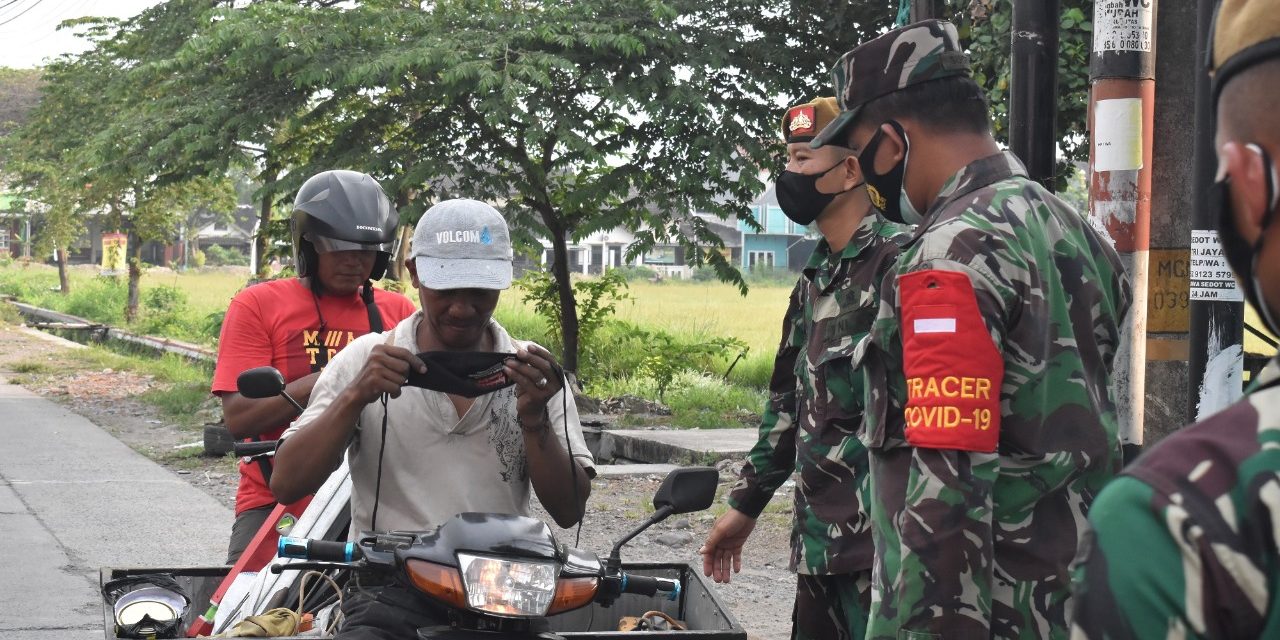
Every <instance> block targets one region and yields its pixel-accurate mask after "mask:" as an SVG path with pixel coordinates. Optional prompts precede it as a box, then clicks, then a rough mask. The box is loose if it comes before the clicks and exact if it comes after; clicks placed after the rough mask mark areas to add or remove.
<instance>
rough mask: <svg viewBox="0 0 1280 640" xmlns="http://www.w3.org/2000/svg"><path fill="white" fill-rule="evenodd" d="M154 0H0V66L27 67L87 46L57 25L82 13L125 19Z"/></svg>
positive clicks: (70, 32) (155, 1)
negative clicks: (59, 29)
mask: <svg viewBox="0 0 1280 640" xmlns="http://www.w3.org/2000/svg"><path fill="white" fill-rule="evenodd" d="M154 4H159V1H158V0H0V67H17V68H30V67H36V66H40V65H41V64H42V63H43V62H44V61H45V60H47V59H52V58H55V57H57V56H58V55H59V54H63V53H79V52H81V51H84V50H85V49H87V48H88V45H87V44H86V43H85V41H84V40H83V39H81V38H78V37H76V36H75V34H74V33H73V32H72V31H70V30H67V29H63V30H61V31H58V30H57V27H58V24H59V23H60V22H62V21H63V20H67V19H70V18H79V17H82V16H86V15H93V16H111V17H117V18H127V17H129V16H133V15H137V14H138V13H139V12H141V11H142V10H143V9H145V8H147V7H149V6H151V5H154Z"/></svg>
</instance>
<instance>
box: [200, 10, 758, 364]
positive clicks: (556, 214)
mask: <svg viewBox="0 0 1280 640" xmlns="http://www.w3.org/2000/svg"><path fill="white" fill-rule="evenodd" d="M740 19H741V16H740V14H738V13H737V11H736V9H735V10H734V11H730V10H728V9H725V8H724V7H723V6H722V5H712V4H711V3H706V2H658V1H655V0H647V1H646V0H627V1H623V2H607V1H604V0H594V1H589V2H578V3H572V4H565V3H558V2H551V1H541V2H532V1H531V2H516V3H512V2H495V1H479V0H448V1H445V2H438V3H435V4H434V5H433V6H432V7H431V8H430V10H428V11H423V10H421V9H419V8H418V7H417V5H416V3H415V4H412V5H407V6H406V4H405V3H403V2H391V1H384V2H372V1H371V2H366V3H362V4H361V5H359V6H357V7H354V8H351V9H348V10H344V11H301V10H298V9H297V8H296V7H288V8H285V7H282V6H279V5H275V4H270V3H262V4H257V5H252V6H249V7H247V8H245V9H242V10H236V11H228V12H224V15H223V18H222V19H221V20H220V21H218V23H217V25H216V27H215V28H214V29H213V30H212V31H211V32H209V33H208V34H207V35H206V36H205V37H206V39H207V40H208V41H210V42H220V41H227V42H235V44H234V45H232V46H233V47H234V48H236V49H245V48H247V47H246V44H248V43H251V42H252V41H253V40H252V38H253V37H254V36H253V35H252V34H254V33H255V32H256V31H261V30H264V29H268V30H270V31H271V32H272V34H273V36H274V37H275V38H276V39H277V40H279V41H283V42H288V43H289V44H290V46H291V48H292V49H293V50H296V51H297V52H299V55H293V56H285V57H283V58H280V59H277V60H275V68H276V70H277V72H278V73H280V74H281V75H282V76H284V77H287V78H290V79H291V80H292V81H293V83H294V86H295V88H296V89H297V90H299V91H300V92H302V93H305V94H308V95H316V96H320V95H323V96H324V97H323V98H321V99H319V100H318V101H317V103H316V104H315V105H314V107H313V108H312V109H311V110H309V112H308V113H307V114H306V116H305V117H303V118H301V119H300V120H299V126H298V128H297V130H296V131H297V132H299V133H301V132H306V131H316V130H326V131H328V135H325V136H321V138H322V139H325V140H327V142H326V143H321V144H308V143H307V142H306V140H307V139H314V138H311V137H310V136H301V135H300V136H298V137H293V138H289V139H286V140H284V141H283V142H282V145H281V147H282V148H284V149H290V150H291V155H292V157H293V158H296V159H298V160H300V161H302V162H303V163H312V165H314V164H315V163H318V162H325V163H328V162H332V161H333V160H334V159H335V158H344V159H346V160H347V165H348V166H352V167H353V168H362V169H372V170H374V171H375V172H376V173H380V174H383V175H385V176H386V177H387V178H389V180H388V182H389V191H392V192H393V193H395V194H397V196H405V195H410V196H414V197H412V198H402V200H403V203H404V204H406V205H407V207H408V208H409V211H408V212H407V214H408V215H410V216H412V215H414V214H415V213H416V212H417V211H420V210H421V209H423V208H425V207H426V206H427V205H429V204H430V203H431V202H433V201H436V200H438V199H440V198H445V197H454V196H468V197H475V198H481V199H485V200H489V201H493V202H498V203H500V204H502V205H503V209H504V211H505V214H506V216H507V219H508V221H509V222H510V223H511V225H512V227H513V229H514V230H515V232H516V233H517V234H518V237H519V238H521V239H522V240H523V241H524V242H525V243H526V245H527V244H531V243H532V242H533V239H534V238H535V237H543V238H547V239H548V240H549V241H550V243H551V245H552V254H553V259H552V267H551V271H552V273H553V274H554V276H555V281H556V283H557V288H558V295H559V298H560V305H559V306H560V311H561V317H560V325H561V334H562V335H563V337H564V353H563V360H564V365H565V366H566V368H568V369H570V370H575V369H576V368H577V360H578V343H579V335H578V334H579V324H578V311H577V307H576V300H575V296H574V291H573V287H572V286H571V283H570V279H569V263H568V245H569V243H570V242H573V241H575V240H579V239H582V238H585V237H586V236H588V235H589V234H591V233H594V232H596V231H600V230H605V229H610V228H613V227H616V226H623V227H627V228H630V229H632V230H635V231H636V232H638V233H639V234H640V242H638V243H637V245H635V246H634V247H633V248H632V250H633V252H634V251H644V250H645V249H647V248H648V247H649V246H652V244H654V243H655V242H657V241H659V240H665V239H667V238H671V239H674V240H675V241H677V242H680V243H681V244H684V245H686V247H687V248H688V249H689V250H688V251H687V254H688V255H690V256H693V257H694V261H695V262H697V263H707V264H708V265H709V266H711V267H712V268H714V269H715V270H716V272H717V273H718V274H719V275H720V276H721V277H722V278H724V279H726V280H728V281H730V282H734V283H735V284H737V285H738V286H740V287H743V288H745V283H744V282H743V281H742V278H741V275H740V274H738V273H737V270H736V269H735V268H734V267H733V265H731V264H729V263H728V261H727V260H726V259H725V258H724V257H723V256H722V255H721V254H720V253H718V252H714V251H710V252H708V251H701V250H698V248H700V247H705V246H710V247H718V246H720V245H721V240H720V238H719V237H717V236H716V235H715V234H714V233H713V232H712V231H711V230H710V229H709V228H708V227H707V225H706V224H705V223H704V221H703V220H702V219H701V218H698V217H695V216H693V215H691V212H692V211H695V210H697V211H708V212H712V213H713V214H716V215H719V216H722V217H732V216H739V217H741V218H744V219H747V220H752V216H751V212H750V211H749V209H748V207H747V206H746V205H747V203H749V202H750V201H751V200H752V199H754V197H755V196H756V195H757V194H758V193H759V191H760V190H761V189H762V183H761V181H760V180H759V179H758V177H757V176H758V174H759V170H760V168H761V167H762V166H763V163H765V162H768V161H771V160H772V159H773V156H774V155H775V154H776V152H777V150H778V147H777V145H776V144H775V143H774V142H773V140H774V138H775V136H774V134H773V121H774V119H775V115H776V114H775V113H774V110H775V106H774V105H773V104H772V101H773V100H774V96H773V95H771V89H770V88H769V86H768V83H767V82H766V81H764V80H762V79H760V78H756V77H753V76H752V75H751V74H749V73H746V72H744V70H743V69H742V68H741V65H743V64H745V63H746V59H745V58H744V57H743V55H742V51H741V41H742V33H743V28H744V25H743V24H742V23H741V22H740ZM265 25H270V26H269V27H268V26H265ZM197 48H198V47H193V50H196V49H197ZM291 133H293V132H292V131H287V132H286V137H287V138H288V137H289V135H290V134H291ZM353 150H359V151H353ZM338 151H342V153H341V154H340V153H337V152H338ZM404 158H412V159H413V164H411V165H404V164H397V163H400V162H403V159H404ZM303 166H306V165H303ZM297 173H298V175H299V176H304V175H306V174H307V173H309V171H298V172H297ZM397 173H398V175H395V174H397ZM387 174H392V175H387ZM380 177H382V176H380Z"/></svg>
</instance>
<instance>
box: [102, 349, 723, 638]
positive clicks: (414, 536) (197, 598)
mask: <svg viewBox="0 0 1280 640" xmlns="http://www.w3.org/2000/svg"><path fill="white" fill-rule="evenodd" d="M237 383H238V387H239V388H240V390H241V393H242V394H243V395H245V396H246V397H253V398H265V397H270V396H273V395H281V396H283V397H285V399H286V400H288V401H289V402H290V403H292V404H293V405H294V406H295V408H297V409H298V410H299V411H301V409H302V408H301V407H300V406H299V405H298V403H296V402H295V401H294V400H293V399H292V398H290V397H289V396H288V394H287V393H285V391H284V380H283V377H282V376H281V375H280V373H279V372H278V371H276V370H275V369H272V368H270V367H261V368H259V369H252V370H249V371H246V372H244V373H243V374H241V376H240V377H239V379H238V380H237ZM275 444H276V443H275V442H274V441H271V442H261V443H257V442H255V443H247V444H245V443H241V444H240V445H238V446H237V455H242V456H261V455H267V456H269V455H273V454H274V448H275ZM340 471H341V472H342V473H336V474H335V476H342V477H341V478H332V477H331V478H330V482H329V483H326V488H322V490H321V493H326V489H332V491H329V493H334V494H335V496H337V497H342V496H345V495H346V493H343V492H342V489H343V488H346V489H347V491H348V492H349V484H347V481H346V476H345V465H344V468H343V469H341V470H340ZM335 480H338V482H335ZM718 482H719V474H718V472H717V471H716V470H715V469H712V468H708V467H688V468H682V469H676V470H674V471H672V472H671V473H670V474H669V475H667V477H666V478H665V479H664V480H663V482H662V484H661V485H660V487H659V488H658V490H657V492H656V493H655V494H654V498H653V506H654V512H653V514H652V515H651V516H650V517H649V518H648V519H647V520H646V521H645V522H644V523H642V524H641V525H640V526H638V527H636V528H635V529H634V530H633V531H631V532H630V533H628V534H627V535H626V536H624V537H623V538H622V539H621V540H619V541H618V542H617V543H616V544H615V545H614V546H613V548H612V550H611V551H610V553H609V555H608V556H607V557H606V558H604V559H603V560H602V559H600V558H599V557H598V556H597V555H595V554H593V553H590V552H588V551H583V550H579V549H574V548H571V547H569V546H567V545H561V544H560V543H559V542H558V541H557V540H556V538H555V536H554V535H553V534H552V532H551V529H550V528H549V527H548V526H547V525H546V524H545V523H543V522H542V521H540V520H537V519H534V518H528V517H524V516H516V515H509V514H493V513H464V514H460V515H458V516H455V517H454V518H452V519H450V520H448V521H446V522H445V523H443V524H441V525H440V526H439V527H437V528H436V529H434V530H430V531H392V532H380V533H378V532H371V533H364V534H361V535H360V536H357V537H356V538H355V539H354V540H352V541H343V540H335V539H333V538H334V537H335V536H334V535H333V534H334V532H335V530H334V529H333V527H332V526H331V525H333V524H334V523H335V522H336V519H337V518H338V517H339V516H338V515H336V514H337V513H338V511H341V515H343V516H345V515H347V513H346V509H345V508H342V509H337V510H335V509H332V508H326V510H325V511H324V512H323V514H322V513H321V512H319V511H317V513H316V514H309V513H308V514H304V516H303V518H302V519H301V520H300V521H299V526H301V525H302V524H303V523H304V522H306V523H307V524H308V525H309V526H308V527H307V530H309V531H313V532H315V533H319V534H320V535H325V536H326V538H325V539H312V538H305V537H287V536H283V537H280V538H279V540H278V543H277V548H276V555H277V557H278V558H281V559H283V562H281V563H277V564H273V565H271V566H270V571H269V572H263V573H262V574H260V575H259V576H258V580H257V581H256V582H255V588H254V589H253V590H252V591H253V593H254V595H253V596H244V597H242V598H241V599H240V601H239V602H240V606H237V607H236V609H237V610H243V611H256V612H259V613H261V612H263V611H265V610H267V609H270V608H273V607H277V606H280V605H281V604H282V603H285V602H290V601H292V602H298V599H299V598H300V597H301V595H302V594H301V593H300V592H301V591H302V590H303V586H304V585H299V584H295V583H292V581H287V582H283V583H276V582H273V581H271V579H270V578H269V576H270V575H276V576H279V577H282V578H283V577H284V576H280V574H281V573H283V572H287V571H295V570H301V571H317V572H319V573H320V574H322V575H323V576H333V577H337V578H338V580H337V581H336V582H335V583H334V584H335V590H337V587H339V586H340V583H341V580H342V578H343V577H344V576H349V575H351V574H353V573H354V574H356V575H368V576H375V580H377V581H386V580H394V581H396V582H398V583H399V584H401V585H404V586H405V587H408V588H411V589H413V590H414V591H415V592H416V593H419V594H422V595H423V596H424V597H425V598H426V599H427V600H428V601H429V602H430V606H431V607H433V609H432V611H433V612H440V611H443V614H442V615H436V616H434V617H436V618H439V621H440V624H438V625H435V626H429V627H424V628H422V629H420V630H419V631H418V637H419V638H422V639H442V640H480V639H485V640H489V639H493V640H498V639H502V640H507V639H510V640H522V639H533V638H540V639H543V640H546V639H554V638H564V639H566V640H567V639H570V638H610V637H619V632H618V624H617V623H616V622H614V621H617V620H618V619H619V618H625V619H631V620H638V621H642V622H643V621H646V620H652V621H653V622H657V623H661V622H662V620H658V619H657V618H655V617H654V615H655V614H656V615H657V616H660V617H662V618H664V619H666V620H669V621H675V620H682V621H683V623H684V628H685V629H687V630H682V631H675V632H673V633H679V634H680V635H681V636H683V635H694V636H697V637H700V638H715V639H725V640H745V638H746V633H745V631H743V629H742V628H741V626H739V625H738V623H737V622H736V620H734V618H733V616H732V615H731V614H730V613H729V612H728V611H727V609H726V608H725V607H724V605H723V604H722V603H721V602H720V600H719V597H718V596H717V595H716V593H715V591H714V589H713V588H712V587H711V585H710V584H709V583H708V582H707V581H706V579H705V578H704V577H703V576H702V575H701V574H700V573H699V572H698V571H696V570H694V569H693V568H692V567H690V566H689V565H687V564H683V563H653V564H627V565H624V563H623V562H622V559H621V550H622V547H623V546H624V545H626V544H627V543H628V542H630V541H631V540H633V539H634V538H635V537H636V536H637V535H639V534H640V533H642V532H644V531H645V530H646V529H648V528H650V527H652V526H654V525H656V524H658V523H660V522H662V521H663V520H665V519H667V518H669V517H671V516H672V515H676V514H684V513H692V512H695V511H701V510H703V509H706V508H708V507H709V506H710V505H711V503H712V501H713V500H714V498H715V492H716V486H717V484H718ZM329 484H333V485H334V486H333V487H328V485H329ZM327 502H331V503H332V504H331V505H330V507H332V506H334V505H337V506H339V507H341V506H342V505H343V504H345V498H343V499H341V500H338V499H337V498H335V497H333V496H331V499H329V500H327ZM330 513H332V514H335V515H328V514H330ZM312 515H314V516H315V517H314V518H313V517H311V516H312ZM311 520H320V521H322V522H321V524H320V525H319V526H314V525H313V523H311ZM315 533H313V535H314V534H315ZM340 537H345V536H340ZM231 569H232V570H234V569H235V568H231ZM228 571H229V569H228V568H225V567H224V568H221V569H219V568H194V569H188V570H182V569H161V570H156V569H104V570H103V571H102V575H101V584H102V585H103V587H104V594H105V593H106V588H107V587H109V586H110V584H111V583H113V582H114V583H119V582H124V581H128V580H129V579H130V578H131V577H133V576H150V575H157V574H159V575H163V576H169V577H172V578H174V579H176V582H177V583H178V585H179V586H180V587H181V588H180V589H179V591H185V592H184V593H182V594H181V595H182V597H183V598H186V597H187V594H188V593H189V594H190V595H192V596H194V597H192V598H191V600H190V601H191V602H206V601H209V602H212V603H213V607H212V608H211V609H210V610H209V611H208V612H205V613H204V614H203V615H200V614H199V612H197V611H194V610H192V609H191V608H188V610H187V611H186V612H180V611H177V610H175V612H174V613H173V614H172V615H175V616H176V617H177V618H180V619H182V628H184V629H188V635H194V634H195V631H196V630H197V629H199V630H200V632H201V633H208V631H207V630H208V629H212V628H213V627H214V625H212V624H211V623H212V621H213V616H212V612H214V611H219V609H218V603H219V602H220V601H221V600H222V597H223V595H224V594H225V593H226V589H227V588H228V585H229V583H230V582H231V581H230V580H228V579H227V577H228V575H229V573H228ZM302 582H303V583H305V580H303V581H302ZM281 584H284V585H288V586H287V588H283V589H281V588H278V587H279V586H280V585H281ZM313 595H314V594H313ZM336 595H337V594H336V593H335V594H333V597H336ZM116 597H117V598H118V597H119V595H117V596H116ZM206 598H211V600H206ZM304 600H305V602H304V603H302V604H300V605H299V611H298V613H299V615H301V614H302V613H303V612H304V611H303V610H304V609H305V610H308V611H310V612H313V613H315V614H317V615H316V617H315V622H316V624H317V626H318V627H319V628H322V629H323V628H326V627H327V626H329V625H328V624H326V623H327V622H331V621H332V619H333V617H334V609H335V608H336V607H334V606H333V604H334V603H333V598H332V597H331V598H329V599H327V600H321V601H319V603H317V600H315V599H314V598H312V599H309V600H307V599H304ZM223 610H224V611H225V607H224V609H223ZM118 614H119V611H118V610H117V608H114V607H113V606H112V602H107V603H105V606H104V617H105V621H106V623H107V625H106V628H107V634H106V638H108V639H111V638H116V637H130V636H121V635H118V632H119V631H120V630H121V629H122V628H124V627H123V626H122V622H124V621H122V620H121V619H120V617H119V615H118ZM240 619H242V618H240ZM230 622H231V619H228V621H227V622H226V623H224V624H219V625H217V629H218V630H221V629H225V628H227V627H228V626H229V625H230ZM677 624H678V623H677ZM657 626H658V627H661V626H662V625H661V624H659V625H657ZM175 627H176V625H175ZM677 628H678V627H677ZM654 636H656V637H673V636H672V635H670V634H666V633H662V632H660V631H659V632H651V636H650V637H654ZM132 637H139V636H132ZM159 637H173V636H159ZM307 637H317V636H315V635H310V636H307ZM321 637H323V636H321Z"/></svg>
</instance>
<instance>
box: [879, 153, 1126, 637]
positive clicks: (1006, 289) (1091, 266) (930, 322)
mask: <svg viewBox="0 0 1280 640" xmlns="http://www.w3.org/2000/svg"><path fill="white" fill-rule="evenodd" d="M881 293H882V298H881V305H880V312H879V315H878V317H877V319H876V322H875V326H874V328H873V330H872V332H871V335H870V336H869V338H868V340H866V341H864V343H863V345H861V346H860V348H859V349H858V354H857V356H856V357H857V358H858V359H859V361H860V362H861V363H862V364H863V366H864V368H865V369H864V370H865V372H866V376H867V380H868V381H869V382H868V393H867V405H866V406H867V408H866V419H865V422H864V425H863V426H864V430H863V434H862V437H863V439H864V442H865V443H866V444H867V446H868V447H869V448H870V450H871V453H870V458H871V461H870V467H871V476H872V479H871V483H872V491H873V500H872V512H871V515H872V521H873V523H875V527H874V531H873V535H874V536H875V544H876V567H875V571H874V572H873V574H874V582H873V599H872V611H871V620H870V622H869V625H870V626H869V632H868V637H869V638H928V637H935V636H934V635H931V634H936V637H947V638H952V637H954V638H987V637H999V638H1063V637H1065V634H1066V631H1067V628H1066V627H1067V604H1068V602H1067V600H1068V595H1069V586H1070V576H1069V573H1068V571H1069V565H1070V562H1071V560H1072V557H1073V556H1074V554H1075V550H1076V546H1077V540H1078V537H1079V534H1080V532H1081V531H1082V530H1083V529H1084V526H1085V515H1086V512H1087V511H1088V508H1089V504H1090V502H1092V499H1093V496H1094V495H1095V494H1096V493H1097V492H1098V491H1099V490H1100V489H1101V488H1102V486H1103V485H1104V484H1105V483H1106V482H1107V481H1108V480H1110V479H1111V478H1112V477H1113V476H1114V475H1115V474H1116V473H1117V472H1118V471H1119V468H1120V463H1121V457H1120V443H1119V439H1118V436H1117V416H1116V407H1115V402H1114V399H1113V397H1112V393H1111V390H1110V384H1111V375H1110V372H1111V366H1112V360H1113V359H1114V357H1115V353H1116V349H1117V346H1118V342H1119V340H1120V331H1121V329H1120V327H1121V323H1122V320H1123V318H1124V315H1125V313H1127V311H1128V308H1129V305H1130V302H1131V293H1130V290H1129V285H1128V281H1127V279H1126V277H1125V275H1124V272H1123V267H1122V265H1121V262H1120V259H1119V256H1118V255H1117V254H1116V252H1115V250H1114V249H1113V248H1112V247H1111V246H1110V245H1109V244H1108V243H1107V241H1106V240H1105V239H1104V238H1103V237H1102V236H1101V235H1099V234H1098V233H1097V232H1096V231H1094V229H1093V228H1092V227H1090V226H1089V224H1088V223H1087V222H1086V220H1085V219H1084V218H1083V217H1082V216H1081V215H1079V214H1077V213H1076V212H1075V211H1073V210H1072V209H1071V207H1069V206H1067V205H1066V204H1064V203H1063V202H1061V201H1060V200H1058V199H1057V198H1055V197H1054V196H1053V195H1052V194H1050V193H1049V192H1047V191H1046V190H1045V189H1044V188H1042V187H1041V186H1040V185H1038V184H1037V183H1035V182H1033V181H1031V180H1029V179H1028V178H1027V177H1026V174H1025V170H1024V169H1023V168H1022V165H1021V163H1020V162H1019V161H1018V160H1017V158H1015V157H1014V156H1013V155H1012V154H1009V153H1001V154H996V155H992V156H989V157H987V158H983V159H980V160H977V161H975V162H973V163H972V164H970V165H968V166H967V167H965V168H964V169H962V170H961V171H960V172H958V173H957V174H956V175H955V176H953V177H952V178H951V179H950V180H948V181H947V183H946V184H945V185H944V186H943V188H942V190H941V192H940V193H939V195H938V198H937V200H936V201H935V202H934V203H933V205H932V206H931V207H930V209H929V211H928V212H926V214H925V221H924V223H923V224H922V225H921V226H920V228H919V230H918V231H917V232H916V238H915V239H914V241H913V242H912V244H910V245H909V246H908V247H906V248H904V249H903V252H902V256H901V258H900V259H899V261H898V263H897V265H895V268H894V270H893V272H892V273H890V274H889V276H887V277H886V280H885V283H884V285H883V286H882V291H881ZM900 632H902V633H901V634H900Z"/></svg>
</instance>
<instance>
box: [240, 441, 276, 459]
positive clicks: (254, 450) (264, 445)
mask: <svg viewBox="0 0 1280 640" xmlns="http://www.w3.org/2000/svg"><path fill="white" fill-rule="evenodd" d="M278 442H279V440H259V441H256V442H237V443H235V444H234V445H232V450H233V451H234V452H235V454H236V457H237V458H243V457H245V456H248V457H253V456H260V455H264V454H268V453H271V452H273V451H275V450H276V444H277V443H278Z"/></svg>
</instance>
